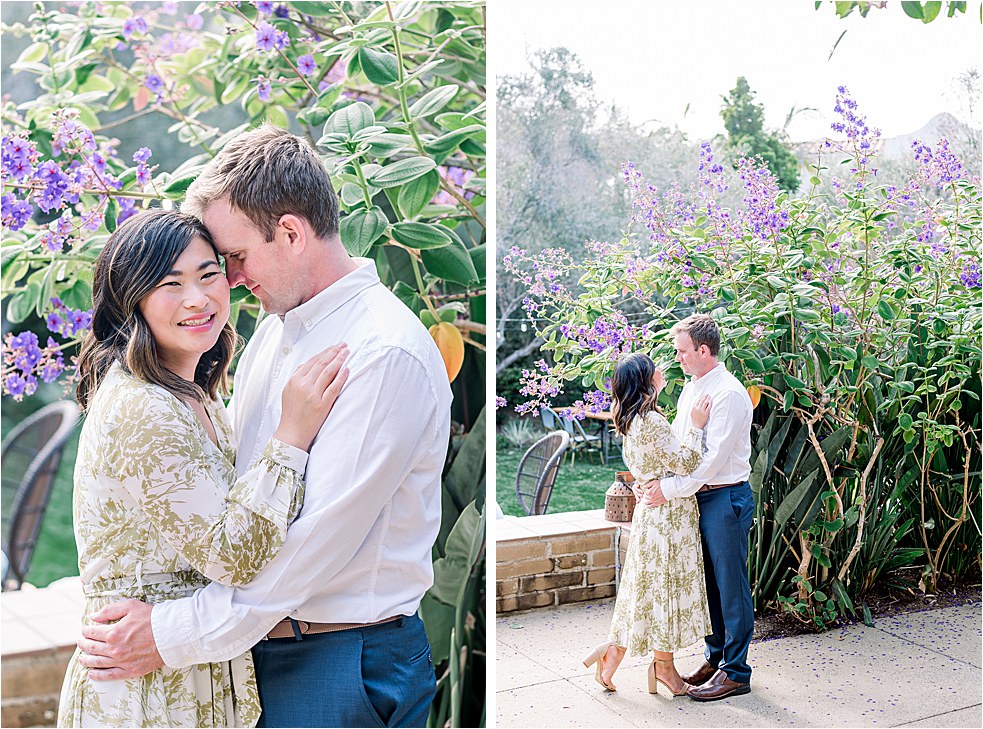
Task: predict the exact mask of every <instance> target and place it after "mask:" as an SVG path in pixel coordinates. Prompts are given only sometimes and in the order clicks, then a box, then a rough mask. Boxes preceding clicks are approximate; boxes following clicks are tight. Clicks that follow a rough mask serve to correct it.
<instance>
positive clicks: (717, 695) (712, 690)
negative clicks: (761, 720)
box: [687, 671, 751, 701]
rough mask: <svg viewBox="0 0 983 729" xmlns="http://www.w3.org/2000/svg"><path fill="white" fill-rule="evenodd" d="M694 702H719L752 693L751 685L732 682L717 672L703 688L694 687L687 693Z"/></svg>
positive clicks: (720, 672)
mask: <svg viewBox="0 0 983 729" xmlns="http://www.w3.org/2000/svg"><path fill="white" fill-rule="evenodd" d="M687 693H688V694H689V697H690V698H691V699H693V700H694V701H718V700H720V699H726V698H727V697H728V696H740V695H741V694H749V693H751V684H749V683H738V682H737V681H731V680H730V678H728V677H727V674H726V673H724V672H723V671H717V672H716V673H715V674H713V677H712V678H711V679H710V680H709V681H708V682H707V683H706V684H705V685H703V686H693V687H692V688H690V689H689V691H687Z"/></svg>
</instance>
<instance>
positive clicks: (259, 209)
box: [181, 124, 339, 241]
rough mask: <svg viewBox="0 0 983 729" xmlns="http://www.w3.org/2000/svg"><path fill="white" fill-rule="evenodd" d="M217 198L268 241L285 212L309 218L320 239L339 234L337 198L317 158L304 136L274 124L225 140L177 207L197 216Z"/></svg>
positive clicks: (199, 216)
mask: <svg viewBox="0 0 983 729" xmlns="http://www.w3.org/2000/svg"><path fill="white" fill-rule="evenodd" d="M221 198H228V200H229V203H230V204H231V205H232V207H233V208H235V209H237V210H241V211H242V212H243V213H244V214H245V215H246V216H247V217H248V218H249V219H250V220H251V221H252V222H253V223H254V224H255V225H256V227H257V228H259V231H260V232H261V233H262V234H263V236H264V238H265V240H268V241H269V240H272V239H273V236H274V233H275V231H276V225H277V221H278V220H279V219H280V217H281V216H283V215H287V214H292V215H297V216H300V217H302V218H304V219H305V220H307V222H308V223H309V224H310V226H311V228H312V229H313V230H314V233H315V234H316V235H317V236H318V237H319V238H330V237H332V236H334V235H337V233H338V216H339V209H338V197H337V195H335V191H334V188H333V187H332V186H331V178H330V176H329V175H328V171H327V170H326V169H325V168H324V164H323V163H322V162H321V158H320V157H319V156H318V154H317V152H315V151H314V149H313V148H312V147H311V145H309V144H308V143H307V142H306V141H305V140H303V139H301V138H300V137H298V136H296V135H294V134H291V133H290V132H288V131H286V130H285V129H280V128H279V127H275V126H273V125H272V124H263V125H262V126H260V127H257V128H256V129H253V130H252V131H249V132H246V133H244V134H241V135H240V136H238V137H236V138H235V139H234V140H232V141H231V142H229V143H228V144H227V145H226V146H225V147H224V148H223V149H222V151H221V152H219V153H218V155H217V156H216V157H215V159H213V160H212V161H211V162H209V163H208V165H207V166H206V167H205V169H204V170H203V171H202V173H201V175H199V176H198V179H197V180H195V181H194V182H193V183H191V186H190V187H189V188H188V193H187V196H186V198H185V201H184V204H183V205H182V206H181V210H182V211H183V212H185V213H189V214H191V215H194V216H195V217H197V218H199V219H200V218H201V216H202V214H203V213H204V212H205V210H206V209H207V208H208V206H209V205H211V204H212V203H214V202H215V201H216V200H219V199H221Z"/></svg>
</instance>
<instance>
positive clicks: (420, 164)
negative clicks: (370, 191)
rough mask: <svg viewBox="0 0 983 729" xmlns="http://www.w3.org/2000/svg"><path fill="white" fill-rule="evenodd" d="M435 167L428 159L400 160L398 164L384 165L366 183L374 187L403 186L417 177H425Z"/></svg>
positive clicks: (411, 158)
mask: <svg viewBox="0 0 983 729" xmlns="http://www.w3.org/2000/svg"><path fill="white" fill-rule="evenodd" d="M436 166H437V163H436V162H434V161H433V160H432V159H430V158H429V157H409V158H407V159H401V160H399V161H398V162H393V163H392V164H391V165H386V166H385V167H383V168H382V169H381V170H380V171H379V172H377V173H376V174H375V175H373V176H372V177H371V178H370V179H369V180H368V182H369V184H371V185H373V186H375V187H381V188H386V187H396V186H397V185H404V184H406V183H407V182H409V181H410V180H415V179H416V178H417V177H420V176H422V175H425V174H426V173H427V172H429V171H430V170H432V169H434V168H435V167H436Z"/></svg>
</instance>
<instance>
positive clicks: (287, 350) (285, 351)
mask: <svg viewBox="0 0 983 729" xmlns="http://www.w3.org/2000/svg"><path fill="white" fill-rule="evenodd" d="M280 351H281V352H283V353H284V354H290V347H284V348H283V349H281V350H280Z"/></svg>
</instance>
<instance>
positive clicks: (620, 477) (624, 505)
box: [604, 471, 635, 522]
mask: <svg viewBox="0 0 983 729" xmlns="http://www.w3.org/2000/svg"><path fill="white" fill-rule="evenodd" d="M634 482H635V477H634V476H632V475H631V472H630V471H618V472H617V473H616V474H615V475H614V483H613V484H611V486H610V487H609V488H608V490H607V491H605V492H604V518H605V519H607V520H608V521H621V522H624V521H631V520H632V517H633V516H634V515H635V494H634V493H633V492H632V490H631V484H632V483H634Z"/></svg>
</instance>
